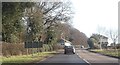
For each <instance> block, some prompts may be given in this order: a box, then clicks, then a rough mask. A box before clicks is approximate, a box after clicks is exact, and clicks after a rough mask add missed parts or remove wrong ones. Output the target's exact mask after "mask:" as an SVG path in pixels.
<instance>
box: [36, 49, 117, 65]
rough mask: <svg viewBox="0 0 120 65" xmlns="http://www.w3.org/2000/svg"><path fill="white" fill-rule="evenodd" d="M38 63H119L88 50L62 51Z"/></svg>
mask: <svg viewBox="0 0 120 65" xmlns="http://www.w3.org/2000/svg"><path fill="white" fill-rule="evenodd" d="M38 63H72V64H73V65H74V64H77V65H119V64H118V59H115V58H111V57H107V56H103V55H100V54H95V53H91V52H88V51H86V50H80V49H77V50H76V54H64V53H63V51H61V52H60V53H58V54H57V55H55V56H53V57H50V58H47V59H45V60H43V61H40V62H38Z"/></svg>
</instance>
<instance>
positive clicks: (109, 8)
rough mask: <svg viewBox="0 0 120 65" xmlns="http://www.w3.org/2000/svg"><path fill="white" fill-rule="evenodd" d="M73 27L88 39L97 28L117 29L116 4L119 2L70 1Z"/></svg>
mask: <svg viewBox="0 0 120 65" xmlns="http://www.w3.org/2000/svg"><path fill="white" fill-rule="evenodd" d="M71 1H72V4H73V11H74V12H75V14H74V18H73V26H74V27H75V28H77V29H78V30H79V31H80V32H83V33H85V34H86V36H87V37H90V36H91V35H92V33H98V29H99V27H104V28H106V29H116V30H117V28H118V2H119V1H120V0H71Z"/></svg>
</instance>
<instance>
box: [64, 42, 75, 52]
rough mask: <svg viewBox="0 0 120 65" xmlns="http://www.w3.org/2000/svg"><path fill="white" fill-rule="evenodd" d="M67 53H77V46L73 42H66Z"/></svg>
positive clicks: (65, 50) (65, 49)
mask: <svg viewBox="0 0 120 65" xmlns="http://www.w3.org/2000/svg"><path fill="white" fill-rule="evenodd" d="M67 53H73V54H75V48H74V46H73V45H72V44H71V42H66V43H65V46H64V54H67Z"/></svg>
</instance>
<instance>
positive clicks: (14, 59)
mask: <svg viewBox="0 0 120 65" xmlns="http://www.w3.org/2000/svg"><path fill="white" fill-rule="evenodd" d="M55 54H56V52H55V51H53V52H40V53H35V54H33V55H32V54H30V55H21V56H11V57H8V58H7V57H2V63H32V62H37V61H41V60H43V59H45V58H46V57H49V56H53V55H55Z"/></svg>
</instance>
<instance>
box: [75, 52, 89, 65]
mask: <svg viewBox="0 0 120 65" xmlns="http://www.w3.org/2000/svg"><path fill="white" fill-rule="evenodd" d="M76 54H77V55H78V53H76ZM78 56H79V57H80V58H81V59H83V60H84V61H85V62H86V63H88V64H89V65H91V64H90V62H88V61H87V60H86V59H84V58H82V57H81V56H80V55H78Z"/></svg>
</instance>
